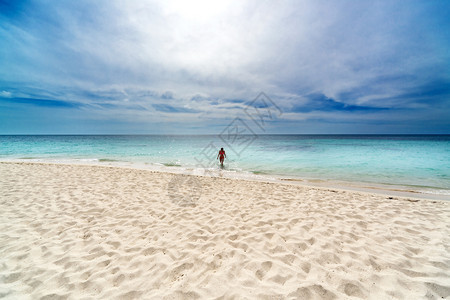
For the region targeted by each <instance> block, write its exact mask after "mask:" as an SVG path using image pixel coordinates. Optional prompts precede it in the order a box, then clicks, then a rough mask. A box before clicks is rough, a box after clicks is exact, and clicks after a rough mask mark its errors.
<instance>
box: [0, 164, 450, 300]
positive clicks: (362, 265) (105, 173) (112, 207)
mask: <svg viewBox="0 0 450 300" xmlns="http://www.w3.org/2000/svg"><path fill="white" fill-rule="evenodd" d="M0 298H4V299H449V298H450V202H447V201H434V200H419V199H414V198H406V197H398V196H384V195H379V194H370V193H366V192H358V191H345V190H339V189H331V188H322V187H306V186H297V185H293V184H290V183H285V184H284V183H268V182H254V181H245V180H232V179H225V178H212V177H199V176H188V175H174V174H169V173H158V172H151V171H146V170H136V169H127V168H117V167H101V166H86V165H62V164H61V165H58V164H39V163H6V162H3V163H0Z"/></svg>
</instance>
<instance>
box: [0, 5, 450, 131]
mask: <svg viewBox="0 0 450 300" xmlns="http://www.w3.org/2000/svg"><path fill="white" fill-rule="evenodd" d="M449 6H450V5H449V4H448V3H446V2H445V1H430V2H423V1H411V2H408V3H407V4H405V3H403V2H400V1H387V0H386V1H375V2H367V1H339V2H329V1H283V2H261V1H252V0H250V1H237V0H236V1H225V2H214V1H213V2H211V1H205V0H193V1H189V2H185V1H120V0H112V1H106V0H100V1H95V2H91V1H72V2H66V1H58V2H52V3H50V2H48V3H47V2H42V1H31V0H30V1H7V2H5V1H3V2H0V42H1V44H2V47H1V48H0V65H2V68H0V90H2V92H0V97H1V98H2V99H3V98H8V97H11V98H14V97H15V98H16V100H17V99H22V100H17V101H16V103H17V104H18V105H19V104H21V105H24V104H25V102H26V103H28V102H29V103H31V102H32V99H37V101H35V103H34V104H32V105H34V106H38V105H41V106H43V105H46V104H47V101H50V100H51V101H62V103H75V104H76V105H78V106H74V107H72V108H73V109H78V108H79V107H82V108H83V109H82V110H81V112H80V113H83V114H84V115H85V116H86V118H93V119H96V117H95V116H96V115H97V116H99V118H100V117H101V118H102V119H105V118H108V116H109V118H110V119H109V120H110V121H111V122H113V121H114V120H116V121H117V122H126V121H129V120H133V121H134V120H136V119H139V120H140V119H144V120H147V119H153V120H157V121H158V122H159V121H161V120H163V121H164V122H167V126H166V127H167V128H170V127H171V125H170V122H171V121H169V119H165V118H164V117H163V116H162V114H160V113H164V115H165V116H167V115H170V114H173V115H174V116H175V115H176V116H177V117H178V118H181V116H180V113H182V112H183V113H185V114H183V119H182V121H184V122H186V124H188V123H190V122H192V124H194V123H195V126H196V128H199V127H201V126H200V125H198V124H197V123H198V122H203V128H205V129H206V128H209V127H210V126H211V125H212V124H213V122H226V120H230V119H232V118H233V117H235V116H237V114H240V111H241V110H242V109H243V107H245V105H246V104H248V103H250V102H251V101H252V100H253V99H254V98H255V97H256V96H257V95H258V94H259V92H261V91H264V92H266V93H267V94H268V95H269V96H270V97H271V99H273V100H274V101H275V102H276V103H277V105H279V106H280V108H282V109H283V111H285V112H286V113H285V114H284V115H283V116H282V119H283V118H284V120H285V122H286V123H284V124H285V127H284V128H285V129H286V128H288V127H289V126H291V122H294V121H295V120H297V121H298V122H300V123H301V122H304V121H305V120H317V116H316V114H318V113H324V114H326V118H329V119H328V120H329V121H330V122H331V121H335V120H337V121H339V120H340V121H342V120H343V119H344V118H341V116H342V115H345V116H346V118H352V120H358V122H360V123H363V122H364V121H363V120H362V119H360V118H359V115H360V114H364V115H365V116H366V117H367V116H368V115H369V114H370V115H373V116H376V117H377V119H378V120H379V121H380V124H381V123H382V122H381V120H387V121H388V120H389V118H391V119H392V118H393V117H394V118H396V119H400V118H401V116H400V115H397V114H408V115H409V116H415V117H417V115H418V114H422V115H423V116H428V118H430V119H432V120H434V118H439V119H436V122H437V123H439V124H440V125H439V126H440V127H439V126H438V127H439V128H440V130H441V131H442V130H444V131H445V130H448V129H449V127H450V125H449V123H448V122H446V121H445V120H444V119H441V118H442V117H441V115H440V114H439V113H438V111H439V110H440V111H442V110H445V111H447V112H448V110H449V108H448V107H449V101H450V100H449V97H450V95H449V92H448V86H449V84H448V83H449V82H450V72H449V70H450V54H449V52H448V49H449V47H450V33H449V32H448V30H447V28H450V21H449V19H448V16H447V14H446V13H445V12H446V11H448V9H449ZM24 99H31V100H24ZM47 99H48V100H47ZM39 100H44V102H42V101H41V102H40V101H39ZM10 103H12V102H10ZM44 103H45V104H44ZM56 103H58V102H54V103H53V104H54V106H55V107H57V104H56ZM75 104H74V105H75ZM61 105H62V104H61ZM67 108H69V107H67ZM17 109H20V108H17ZM108 112H109V114H108ZM196 113H199V114H196ZM189 115H192V116H189ZM194 115H195V116H194ZM191 117H192V118H191ZM157 121H155V122H157ZM279 122H282V120H279ZM155 124H156V123H155ZM193 126H194V125H193ZM175 127H178V125H177V126H175ZM281 128H282V126H281V125H280V127H278V129H277V130H281V131H283V129H281ZM380 128H381V127H380ZM386 128H388V127H386ZM436 128H437V127H436ZM1 130H2V128H0V131H1ZM380 130H381V129H380ZM430 130H432V129H430ZM433 130H434V129H433Z"/></svg>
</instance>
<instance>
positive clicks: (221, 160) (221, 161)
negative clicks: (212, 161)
mask: <svg viewBox="0 0 450 300" xmlns="http://www.w3.org/2000/svg"><path fill="white" fill-rule="evenodd" d="M223 159H224V158H223V156H222V157H221V158H220V164H221V165H222V166H223Z"/></svg>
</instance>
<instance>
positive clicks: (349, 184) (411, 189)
mask: <svg viewBox="0 0 450 300" xmlns="http://www.w3.org/2000/svg"><path fill="white" fill-rule="evenodd" d="M36 160H38V161H31V159H12V160H0V163H18V164H20V163H30V164H55V165H81V166H83V165H84V166H98V167H111V168H115V167H117V168H126V169H135V170H147V171H150V172H160V173H167V174H182V175H188V176H189V175H192V176H204V177H219V178H229V179H233V180H246V181H257V182H271V183H279V184H292V185H300V186H304V187H318V188H324V189H339V190H344V191H355V192H366V193H375V194H379V195H384V196H395V197H410V198H411V197H412V198H418V199H422V200H440V201H450V194H440V193H432V192H431V191H441V190H442V189H438V188H430V187H421V188H422V189H419V187H418V186H408V185H396V184H392V185H387V184H382V183H372V182H353V181H338V180H331V179H311V178H300V177H293V176H285V175H275V174H274V175H272V174H254V173H252V172H235V171H228V170H225V171H223V170H221V169H216V170H206V171H205V170H203V171H200V170H198V169H191V168H186V167H181V166H165V165H162V164H150V163H137V162H127V161H109V160H107V161H102V160H100V161H98V160H94V159H86V160H83V159H79V160H74V159H67V160H66V159H59V160H57V161H51V160H45V159H36ZM426 188H428V189H430V192H426V191H424V190H423V189H426Z"/></svg>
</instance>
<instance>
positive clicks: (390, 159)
mask: <svg viewBox="0 0 450 300" xmlns="http://www.w3.org/2000/svg"><path fill="white" fill-rule="evenodd" d="M221 147H223V148H224V149H225V151H226V154H227V158H226V159H225V163H224V167H223V168H221V167H220V165H219V163H218V160H216V157H217V153H218V151H219V149H220V148H221ZM0 160H2V161H44V162H63V163H89V164H100V165H102V164H103V165H111V164H112V165H114V164H117V165H131V166H133V165H134V166H139V167H145V168H148V169H155V170H162V171H164V170H168V171H175V172H181V173H192V174H205V173H206V175H208V174H209V175H211V176H216V175H218V174H223V173H225V174H226V175H227V176H229V177H263V178H264V177H268V178H269V177H270V178H284V179H286V178H292V179H300V180H323V181H338V182H348V183H363V184H369V185H370V184H374V185H377V184H380V185H388V186H401V187H405V188H407V189H409V190H415V191H419V192H424V193H433V194H442V195H450V180H449V179H450V135H238V134H234V135H233V134H226V135H187V136H185V135H183V136H182V135H14V136H13V135H3V136H0ZM208 172H209V173H208Z"/></svg>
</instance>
